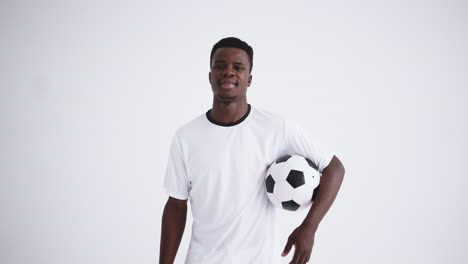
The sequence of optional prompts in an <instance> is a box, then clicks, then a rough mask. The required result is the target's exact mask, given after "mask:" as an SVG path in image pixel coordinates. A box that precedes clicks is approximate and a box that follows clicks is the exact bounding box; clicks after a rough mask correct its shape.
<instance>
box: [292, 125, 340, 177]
mask: <svg viewBox="0 0 468 264" xmlns="http://www.w3.org/2000/svg"><path fill="white" fill-rule="evenodd" d="M284 131H285V142H286V147H285V148H286V153H287V154H290V155H300V156H303V157H306V158H308V159H310V160H311V161H312V162H313V163H314V164H315V165H317V167H318V169H319V171H320V172H322V171H323V170H324V169H325V168H326V167H327V166H328V164H330V161H331V160H332V158H333V156H334V154H333V153H332V152H330V151H329V150H328V149H326V148H325V147H324V146H323V145H322V144H319V143H318V142H317V141H316V139H314V138H313V137H312V136H311V134H310V133H307V132H306V131H305V130H304V129H303V128H302V127H301V126H299V125H298V124H296V123H293V122H289V121H285V122H284Z"/></svg>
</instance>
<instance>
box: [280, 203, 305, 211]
mask: <svg viewBox="0 0 468 264" xmlns="http://www.w3.org/2000/svg"><path fill="white" fill-rule="evenodd" d="M281 205H282V206H283V209H285V210H289V211H296V210H297V209H298V208H299V207H301V206H300V205H299V204H298V203H296V202H295V201H293V200H290V201H287V202H282V203H281Z"/></svg>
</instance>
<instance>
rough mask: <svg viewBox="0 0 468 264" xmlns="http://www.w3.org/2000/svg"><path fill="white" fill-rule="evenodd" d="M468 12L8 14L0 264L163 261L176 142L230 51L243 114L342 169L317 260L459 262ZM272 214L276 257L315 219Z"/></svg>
mask: <svg viewBox="0 0 468 264" xmlns="http://www.w3.org/2000/svg"><path fill="white" fill-rule="evenodd" d="M467 6H468V5H467V4H466V2H464V1H442V0H440V1H326V2H318V1H302V2H289V3H288V4H285V3H283V1H281V2H272V1H265V2H256V1H247V2H242V1H237V2H235V1H232V2H223V1H220V2H218V1H212V2H200V1H193V2H192V1H172V2H171V3H169V1H167V2H158V1H144V2H142V1H131V2H130V1H129V2H127V3H123V2H118V1H106V2H102V1H98V2H96V1H90V2H85V1H69V2H65V1H2V2H1V4H0V16H1V17H0V30H1V31H0V33H1V35H0V38H1V41H0V58H1V60H0V67H1V68H0V122H1V123H0V125H1V129H0V135H1V137H0V176H1V182H0V263H5V264H23V263H25V264H26V263H36V264H42V263H43V264H75V263H76V264H83V263H118V264H120V263H122V264H123V263H142V264H143V263H145V264H150V263H158V256H159V240H160V228H161V217H162V210H163V206H164V204H165V201H166V199H167V196H166V194H165V193H164V192H163V189H162V183H163V179H164V173H165V167H166V162H167V159H168V151H169V143H170V140H171V138H172V135H173V133H174V132H175V130H176V129H177V128H178V127H179V126H181V125H182V124H184V123H186V122H187V121H189V120H191V119H192V118H194V117H195V116H197V115H199V114H202V113H204V112H206V111H207V110H208V109H209V108H211V103H212V92H211V87H210V85H209V82H208V71H209V53H210V50H211V47H212V45H213V44H214V43H215V42H217V41H218V40H219V39H221V38H223V37H228V36H236V37H239V38H241V39H243V40H245V41H247V42H248V43H249V44H250V45H252V46H253V48H254V52H255V55H254V68H253V72H252V74H253V83H252V85H251V86H250V87H249V90H248V100H249V103H251V104H252V105H253V106H255V107H261V108H264V109H267V110H269V111H272V112H275V113H279V114H281V115H283V116H285V117H286V118H292V119H294V120H296V121H298V122H299V123H301V124H302V125H303V127H305V128H306V130H308V131H310V133H312V134H313V136H314V137H315V138H316V139H317V142H319V143H320V144H321V145H323V146H326V147H327V148H328V149H330V150H332V151H334V152H335V153H336V155H337V156H338V157H339V158H340V159H341V160H342V162H343V163H344V165H345V167H346V176H345V180H344V183H343V186H342V188H341V191H340V193H339V195H338V198H337V199H336V201H335V204H334V205H333V207H332V208H331V210H330V211H329V213H328V214H327V216H326V217H325V218H324V220H323V222H322V224H321V226H320V228H319V231H318V233H317V235H316V239H315V246H314V249H313V255H312V260H311V263H369V264H370V263H372V264H374V263H425V264H430V263H454V264H455V263H460V264H461V263H466V261H467V260H468V253H467V252H468V250H467V249H468V248H467V245H468V232H467V231H468V230H467V224H466V223H467V222H468V216H467V213H468V212H467V209H468V208H467V202H468V199H467V195H466V186H467V184H468V180H467V176H468V175H467V173H466V167H465V165H464V164H466V163H467V155H468V153H467V152H468V151H467V149H468V144H467V135H468V128H467V122H468V116H467V114H468V109H467V100H468V92H467V88H468V86H467V85H468V81H467V79H468V77H467V76H468V60H467V59H468V54H467V51H468V49H467V48H466V47H468V41H467V39H468V35H467V33H468V30H467V29H468V20H467V15H468V9H467ZM278 213H279V214H280V216H281V217H280V220H281V240H280V241H278V245H279V247H280V248H283V246H284V245H285V243H286V240H287V236H288V235H289V234H290V232H292V230H293V229H294V228H295V227H296V226H297V225H298V224H299V223H300V222H301V221H302V220H303V218H304V216H305V211H303V212H299V213H287V212H278ZM190 232H191V216H190V213H189V218H188V222H187V227H186V231H185V234H184V238H183V241H182V244H181V246H180V249H179V254H178V256H177V259H176V263H179V264H180V263H183V261H184V258H185V255H186V251H187V248H188V242H189V240H190ZM273 254H277V255H278V257H280V254H281V252H274V253H273ZM291 256H292V253H291V254H290V255H289V256H288V257H286V258H284V263H286V262H287V261H288V260H290V259H291Z"/></svg>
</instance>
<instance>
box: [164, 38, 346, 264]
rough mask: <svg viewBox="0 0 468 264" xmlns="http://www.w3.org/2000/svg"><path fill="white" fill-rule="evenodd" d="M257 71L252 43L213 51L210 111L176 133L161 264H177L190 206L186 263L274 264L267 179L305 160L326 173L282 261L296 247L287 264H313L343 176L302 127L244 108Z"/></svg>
mask: <svg viewBox="0 0 468 264" xmlns="http://www.w3.org/2000/svg"><path fill="white" fill-rule="evenodd" d="M252 66H253V50H252V48H251V47H250V46H249V45H248V44H247V43H245V42H243V41H241V40H239V39H237V38H225V39H222V40H220V41H219V42H218V43H216V44H215V45H214V46H213V49H212V52H211V56H210V68H211V71H210V72H209V81H210V84H211V88H212V90H213V106H212V109H210V110H209V111H208V112H206V114H203V115H200V116H198V117H197V118H195V119H194V120H192V121H191V122H189V123H187V124H186V125H184V126H182V127H181V128H179V129H178V130H177V132H176V134H175V136H174V138H173V141H172V145H171V150H170V155H169V162H168V165H167V170H166V178H165V183H164V187H165V189H166V192H167V193H168V195H169V199H168V201H167V203H166V206H165V208H164V212H163V217H162V230H161V248H160V264H169V263H173V262H174V259H175V256H176V253H177V249H178V247H179V244H180V241H181V238H182V235H183V232H184V228H185V222H186V215H187V200H188V199H189V198H190V204H191V209H192V215H193V226H192V237H191V241H190V246H189V251H188V253H187V258H186V262H185V263H189V264H220V263H223V264H224V263H233V264H234V263H235V264H244V263H255V264H270V263H277V262H278V261H279V259H280V256H279V255H280V252H273V251H274V248H275V245H276V244H277V241H276V237H275V234H276V233H275V214H274V210H275V209H274V207H273V205H272V204H271V203H270V201H269V200H268V198H267V196H266V191H265V186H264V176H265V173H266V170H267V167H268V166H269V165H270V164H271V163H272V162H273V161H275V160H276V159H277V158H279V157H281V156H284V155H286V154H296V155H301V156H304V157H307V158H309V159H310V160H312V161H313V162H314V163H315V164H316V165H317V167H318V168H319V170H320V171H321V172H322V177H321V183H320V191H319V192H318V194H317V196H316V197H315V198H314V203H313V205H312V206H311V208H310V211H309V213H308V214H307V216H306V218H305V219H304V221H303V223H302V224H301V225H300V226H299V227H297V228H296V229H295V230H294V231H293V232H292V234H291V235H290V236H289V238H288V241H287V243H286V246H285V248H284V250H283V253H282V254H281V255H282V256H286V255H287V254H288V253H289V251H290V250H291V248H292V246H294V248H295V249H294V254H293V257H292V261H291V262H290V263H293V264H304V263H307V262H308V261H309V258H310V255H311V252H312V246H313V244H314V236H315V232H316V230H317V228H318V226H319V223H320V221H321V220H322V218H323V217H324V215H325V214H326V212H327V211H328V209H329V208H330V206H331V205H332V203H333V201H334V199H335V197H336V195H337V193H338V190H339V188H340V185H341V182H342V180H343V176H344V168H343V165H342V164H341V162H340V161H339V160H338V158H337V157H335V156H334V155H332V154H330V153H328V152H324V151H322V150H320V149H318V148H317V147H316V146H315V145H313V142H311V140H310V139H309V138H308V137H307V135H306V134H305V133H303V132H302V130H300V129H299V128H298V127H297V126H294V125H292V124H291V123H289V122H287V121H285V120H284V119H283V118H281V117H279V116H277V115H275V114H272V113H269V112H267V111H264V110H261V109H258V108H256V107H252V106H251V105H249V104H248V103H247V97H246V92H247V87H249V86H250V84H251V82H252V75H251V72H252Z"/></svg>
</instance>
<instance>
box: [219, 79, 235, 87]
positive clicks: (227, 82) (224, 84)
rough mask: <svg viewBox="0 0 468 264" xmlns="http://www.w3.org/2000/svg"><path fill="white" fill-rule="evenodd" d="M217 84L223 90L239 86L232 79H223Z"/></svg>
mask: <svg viewBox="0 0 468 264" xmlns="http://www.w3.org/2000/svg"><path fill="white" fill-rule="evenodd" d="M219 84H220V85H221V87H223V88H234V87H236V86H237V85H239V82H237V81H236V80H233V79H223V80H221V81H219Z"/></svg>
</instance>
